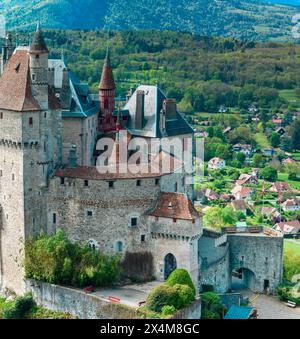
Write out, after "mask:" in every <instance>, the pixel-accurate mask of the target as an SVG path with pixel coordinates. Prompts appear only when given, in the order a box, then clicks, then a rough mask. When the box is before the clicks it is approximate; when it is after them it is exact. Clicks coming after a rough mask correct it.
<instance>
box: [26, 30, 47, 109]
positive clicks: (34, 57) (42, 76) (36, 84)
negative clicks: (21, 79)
mask: <svg viewBox="0 0 300 339" xmlns="http://www.w3.org/2000/svg"><path fill="white" fill-rule="evenodd" d="M48 54H49V51H48V48H47V46H46V43H45V40H44V37H43V34H42V31H41V28H40V24H38V25H37V29H36V32H35V34H34V38H33V41H32V44H31V46H30V50H29V55H30V62H29V65H30V77H31V88H32V93H33V96H34V97H35V99H36V100H37V101H38V103H39V104H40V106H41V108H42V109H45V110H47V109H48Z"/></svg>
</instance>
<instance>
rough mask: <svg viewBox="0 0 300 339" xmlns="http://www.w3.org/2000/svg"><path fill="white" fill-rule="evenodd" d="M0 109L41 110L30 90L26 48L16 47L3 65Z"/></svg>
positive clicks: (0, 84) (0, 83)
mask: <svg viewBox="0 0 300 339" xmlns="http://www.w3.org/2000/svg"><path fill="white" fill-rule="evenodd" d="M0 109H6V110H11V111H18V112H24V111H40V110H41V107H40V105H39V104H38V102H37V101H36V100H35V98H34V97H33V94H32V92H31V86H30V74H29V54H28V50H26V49H20V50H19V49H17V50H16V51H15V53H14V54H13V55H12V57H11V58H10V59H9V61H8V63H7V65H6V67H5V70H4V72H3V74H2V77H1V79H0Z"/></svg>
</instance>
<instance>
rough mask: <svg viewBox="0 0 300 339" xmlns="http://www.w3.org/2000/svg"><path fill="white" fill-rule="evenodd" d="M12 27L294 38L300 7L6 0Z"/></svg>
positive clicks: (190, 0)
mask: <svg viewBox="0 0 300 339" xmlns="http://www.w3.org/2000/svg"><path fill="white" fill-rule="evenodd" d="M0 11H1V12H2V13H4V14H5V15H6V18H7V22H8V27H9V28H10V29H18V30H20V29H32V28H33V27H34V25H35V24H36V23H37V21H38V20H40V21H41V23H42V25H43V26H44V27H48V28H58V29H77V28H78V29H95V28H103V27H105V28H106V29H107V30H109V29H111V30H115V29H121V30H127V29H128V30H133V29H161V30H175V31H188V32H193V33H199V34H201V35H214V36H230V37H238V38H243V39H248V40H270V39H272V40H277V41H287V40H292V35H291V29H292V27H293V25H294V24H293V23H292V17H293V15H295V14H296V13H298V9H297V8H295V7H289V6H285V5H272V4H270V3H269V4H268V3H263V2H261V1H260V0H254V1H248V0H159V1H158V0H130V1H128V0H101V1H99V0H4V1H2V2H1V4H0Z"/></svg>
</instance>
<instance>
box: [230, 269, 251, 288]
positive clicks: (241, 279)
mask: <svg viewBox="0 0 300 339" xmlns="http://www.w3.org/2000/svg"><path fill="white" fill-rule="evenodd" d="M231 289H233V290H244V289H248V290H252V291H254V290H255V274H254V273H253V272H252V271H251V270H249V269H247V268H237V269H234V270H233V271H232V276H231Z"/></svg>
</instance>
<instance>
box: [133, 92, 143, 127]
mask: <svg viewBox="0 0 300 339" xmlns="http://www.w3.org/2000/svg"><path fill="white" fill-rule="evenodd" d="M144 118H145V92H144V91H137V93H136V109H135V129H138V130H142V129H143V127H144Z"/></svg>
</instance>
